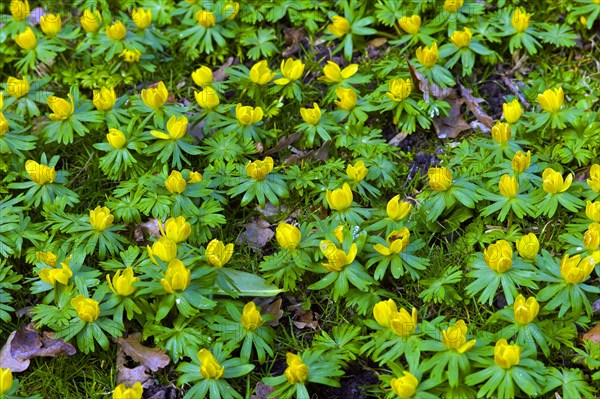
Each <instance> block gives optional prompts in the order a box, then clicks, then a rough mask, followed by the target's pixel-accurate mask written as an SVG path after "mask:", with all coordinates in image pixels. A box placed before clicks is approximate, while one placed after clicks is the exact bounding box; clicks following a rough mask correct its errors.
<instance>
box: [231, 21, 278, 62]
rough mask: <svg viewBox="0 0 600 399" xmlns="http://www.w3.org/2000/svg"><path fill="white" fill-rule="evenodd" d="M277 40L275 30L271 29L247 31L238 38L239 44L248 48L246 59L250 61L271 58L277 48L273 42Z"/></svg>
mask: <svg viewBox="0 0 600 399" xmlns="http://www.w3.org/2000/svg"><path fill="white" fill-rule="evenodd" d="M276 39H277V36H275V30H274V29H272V28H268V29H258V30H254V29H252V30H249V31H247V32H246V33H245V34H244V35H242V37H241V38H240V43H241V44H242V45H244V46H248V47H250V49H248V53H247V54H248V57H250V59H252V60H255V61H256V60H258V59H259V58H268V57H271V56H272V55H273V54H274V53H275V52H276V51H277V46H276V45H275V43H273V41H275V40H276Z"/></svg>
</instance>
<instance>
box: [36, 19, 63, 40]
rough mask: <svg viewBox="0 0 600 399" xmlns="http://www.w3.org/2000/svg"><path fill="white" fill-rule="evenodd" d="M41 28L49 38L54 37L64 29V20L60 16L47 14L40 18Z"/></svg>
mask: <svg viewBox="0 0 600 399" xmlns="http://www.w3.org/2000/svg"><path fill="white" fill-rule="evenodd" d="M40 26H41V28H42V32H44V33H45V34H46V35H47V36H50V37H54V36H56V35H57V34H58V32H60V28H61V27H62V19H61V17H60V14H46V15H44V16H42V17H41V18H40Z"/></svg>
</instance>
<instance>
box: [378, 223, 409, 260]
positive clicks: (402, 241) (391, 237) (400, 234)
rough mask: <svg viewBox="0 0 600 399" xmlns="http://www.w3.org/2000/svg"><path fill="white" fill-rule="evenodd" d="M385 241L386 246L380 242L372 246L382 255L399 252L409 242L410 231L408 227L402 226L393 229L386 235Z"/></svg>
mask: <svg viewBox="0 0 600 399" xmlns="http://www.w3.org/2000/svg"><path fill="white" fill-rule="evenodd" d="M385 241H386V242H387V244H388V247H385V246H383V245H381V244H375V246H374V247H373V248H374V249H375V251H377V252H379V253H380V254H382V255H386V256H387V255H391V254H399V253H400V252H402V251H404V250H405V249H406V247H408V244H409V243H410V231H409V230H408V228H406V227H403V228H401V229H400V230H394V231H392V232H391V233H390V234H388V236H387V237H386V239H385Z"/></svg>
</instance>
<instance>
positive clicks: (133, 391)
mask: <svg viewBox="0 0 600 399" xmlns="http://www.w3.org/2000/svg"><path fill="white" fill-rule="evenodd" d="M143 393H144V388H143V387H142V384H141V383H140V382H136V383H135V384H133V387H131V388H126V387H125V384H119V385H117V387H116V388H115V390H114V391H113V394H112V399H142V394H143Z"/></svg>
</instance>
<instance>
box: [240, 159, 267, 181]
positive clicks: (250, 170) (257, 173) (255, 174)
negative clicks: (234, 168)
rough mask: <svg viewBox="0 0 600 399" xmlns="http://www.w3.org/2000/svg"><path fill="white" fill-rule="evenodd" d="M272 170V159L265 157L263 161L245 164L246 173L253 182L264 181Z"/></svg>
mask: <svg viewBox="0 0 600 399" xmlns="http://www.w3.org/2000/svg"><path fill="white" fill-rule="evenodd" d="M272 170H273V158H271V157H265V159H264V160H262V161H261V160H258V159H257V160H256V161H254V162H248V164H246V173H247V174H248V176H250V177H251V178H253V179H254V180H264V179H265V177H266V176H267V175H268V174H269V173H271V171H272Z"/></svg>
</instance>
